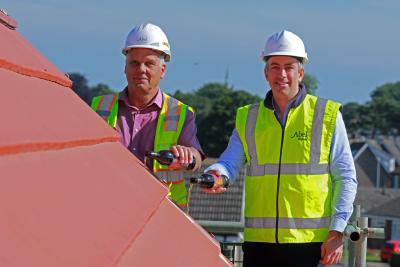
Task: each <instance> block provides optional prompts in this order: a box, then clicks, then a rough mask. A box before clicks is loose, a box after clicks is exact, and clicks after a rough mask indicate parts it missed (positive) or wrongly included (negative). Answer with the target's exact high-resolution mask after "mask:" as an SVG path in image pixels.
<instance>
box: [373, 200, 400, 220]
mask: <svg viewBox="0 0 400 267" xmlns="http://www.w3.org/2000/svg"><path fill="white" fill-rule="evenodd" d="M399 203H400V196H398V197H396V198H393V199H391V200H389V201H387V202H385V203H384V204H382V205H379V206H377V207H374V208H372V209H370V210H368V211H367V212H366V214H367V215H369V216H379V217H390V218H398V219H400V205H399Z"/></svg>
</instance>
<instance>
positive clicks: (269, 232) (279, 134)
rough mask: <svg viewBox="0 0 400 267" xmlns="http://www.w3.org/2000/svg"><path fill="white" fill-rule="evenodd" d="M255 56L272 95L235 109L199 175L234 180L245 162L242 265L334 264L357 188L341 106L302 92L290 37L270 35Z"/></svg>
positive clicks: (299, 58) (298, 57)
mask: <svg viewBox="0 0 400 267" xmlns="http://www.w3.org/2000/svg"><path fill="white" fill-rule="evenodd" d="M262 59H263V60H264V61H265V68H264V74H265V78H266V80H267V81H268V83H269V86H270V87H271V90H270V91H268V92H267V94H266V97H265V99H264V100H263V101H261V102H260V103H256V104H252V105H248V106H245V107H241V108H239V109H238V111H237V114H236V127H235V129H234V131H233V133H232V136H231V138H230V141H229V144H228V147H227V148H226V150H225V151H224V152H223V154H222V155H221V156H220V158H219V160H218V162H217V163H216V164H214V165H212V166H210V167H209V168H207V169H206V170H205V172H211V173H214V174H215V175H221V174H223V175H226V176H228V177H229V178H230V179H234V178H235V177H236V176H237V174H238V171H239V169H240V167H241V165H242V164H243V162H245V164H246V168H247V172H246V177H245V230H244V244H243V251H244V266H245V267H249V266H280V267H281V266H291V267H292V266H296V267H299V266H317V265H318V264H319V263H322V264H335V263H337V262H338V261H339V260H340V259H341V256H342V248H343V245H342V237H343V231H344V229H345V227H346V224H347V221H348V219H349V217H350V215H351V213H352V204H353V201H354V197H355V194H356V188H357V180H356V173H355V168H354V163H353V158H352V154H351V151H350V146H349V142H348V139H347V133H346V129H345V126H344V122H343V119H342V115H341V113H340V107H341V106H340V104H338V103H336V102H333V101H331V100H326V99H322V98H319V97H315V96H311V95H308V94H307V92H306V88H305V86H304V85H303V84H302V83H301V81H302V79H303V77H304V68H303V64H305V63H307V61H308V57H307V53H306V51H305V47H304V43H303V41H302V40H301V39H300V38H299V37H298V36H297V35H295V34H294V33H292V32H289V31H286V30H284V31H281V32H278V33H275V34H273V35H272V36H271V37H269V38H268V40H267V42H266V45H265V49H264V50H263V52H262ZM225 190H226V189H224V188H221V187H219V186H218V185H216V186H214V188H212V189H210V190H208V192H209V193H220V192H224V191H225ZM206 191H207V190H206Z"/></svg>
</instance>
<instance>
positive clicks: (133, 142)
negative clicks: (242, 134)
mask: <svg viewBox="0 0 400 267" xmlns="http://www.w3.org/2000/svg"><path fill="white" fill-rule="evenodd" d="M122 53H123V54H124V55H125V56H126V60H125V75H126V80H127V82H128V86H127V87H125V89H124V90H123V91H122V92H121V93H116V94H111V95H105V96H99V97H95V98H94V99H93V101H92V108H93V109H94V110H95V111H96V112H97V113H98V114H99V115H100V116H102V117H103V118H104V119H105V120H106V121H107V122H108V123H109V124H110V125H111V126H112V127H114V128H115V129H116V130H117V131H118V133H119V135H120V137H121V142H122V144H123V145H125V146H126V147H127V148H128V149H129V150H130V151H131V152H132V153H133V154H134V155H135V156H136V157H137V158H138V159H140V160H141V161H143V162H145V163H146V164H147V166H148V167H149V168H150V169H152V170H153V171H154V173H155V174H156V175H157V176H158V177H159V178H160V179H161V180H162V181H164V182H165V183H166V184H167V185H168V186H169V189H170V198H171V199H172V200H173V201H174V202H175V203H176V204H177V205H179V206H180V207H181V208H182V209H185V207H186V201H187V199H186V195H187V192H186V187H185V181H184V177H183V172H182V171H183V170H184V169H185V167H186V166H187V165H188V164H190V163H191V162H192V160H193V158H194V159H195V165H194V168H193V169H192V171H194V170H197V169H199V168H200V165H201V161H202V159H203V158H204V154H203V152H202V149H201V147H200V144H199V141H198V139H197V137H196V132H197V128H196V125H195V115H194V113H193V110H192V108H191V107H189V106H187V105H185V104H184V103H182V102H180V101H178V100H176V99H174V98H173V97H171V96H169V95H167V94H166V93H164V92H162V91H161V90H160V81H161V79H162V78H163V77H164V75H165V73H166V68H167V65H166V62H169V61H170V59H171V50H170V46H169V42H168V39H167V36H166V35H165V33H164V32H163V30H162V29H161V28H160V27H158V26H156V25H153V24H150V23H147V24H142V25H140V26H137V27H134V28H133V29H132V30H131V31H130V32H129V34H128V36H127V38H126V42H125V46H124V48H123V49H122ZM160 150H170V151H171V152H172V153H173V154H174V155H175V157H176V158H178V159H179V163H180V164H174V166H173V169H172V168H171V166H165V165H161V164H160V163H159V162H157V161H156V160H154V161H153V160H145V156H146V153H147V152H150V151H160Z"/></svg>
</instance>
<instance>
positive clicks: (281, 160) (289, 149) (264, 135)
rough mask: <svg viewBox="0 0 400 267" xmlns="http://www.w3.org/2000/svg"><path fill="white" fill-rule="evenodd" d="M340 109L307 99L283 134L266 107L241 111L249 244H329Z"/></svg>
mask: <svg viewBox="0 0 400 267" xmlns="http://www.w3.org/2000/svg"><path fill="white" fill-rule="evenodd" d="M339 107H340V105H339V104H337V103H334V102H332V101H327V100H324V99H320V98H316V97H313V96H309V95H307V96H306V98H305V99H304V100H303V102H302V103H301V104H300V105H299V106H298V107H296V108H294V109H291V110H290V111H289V114H288V119H287V123H286V126H285V129H284V130H282V128H281V126H280V124H279V122H278V121H277V119H276V117H275V115H274V113H273V111H272V110H269V109H267V108H265V107H264V105H263V102H261V103H259V104H254V105H250V106H246V107H243V108H240V109H239V110H238V115H237V120H236V129H237V131H238V134H239V137H240V139H241V141H242V143H243V147H244V151H245V154H246V159H247V164H248V166H247V174H246V178H245V190H246V195H245V198H246V200H245V231H244V239H245V241H252V242H271V243H274V242H279V243H303V242H323V241H324V239H325V238H326V234H327V232H328V229H329V225H330V217H331V212H332V211H331V208H332V207H331V198H332V192H331V187H332V185H331V182H330V176H329V164H328V162H329V151H330V144H331V137H332V134H333V131H334V125H335V121H336V114H337V111H338V110H339ZM294 132H295V134H293V133H294ZM285 133H286V136H285ZM289 133H290V134H289ZM257 144H258V146H259V147H257ZM282 153H284V154H283V155H282ZM259 157H260V158H259Z"/></svg>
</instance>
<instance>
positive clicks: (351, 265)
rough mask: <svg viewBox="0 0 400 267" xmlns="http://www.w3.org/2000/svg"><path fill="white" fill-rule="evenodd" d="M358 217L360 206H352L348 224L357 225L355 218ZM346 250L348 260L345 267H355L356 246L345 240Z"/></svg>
mask: <svg viewBox="0 0 400 267" xmlns="http://www.w3.org/2000/svg"><path fill="white" fill-rule="evenodd" d="M358 217H360V205H354V206H353V213H352V214H351V217H350V220H349V223H350V224H353V225H357V218H358ZM346 242H347V250H348V252H349V253H348V259H347V267H355V266H356V244H355V243H354V242H351V241H349V239H347V241H346Z"/></svg>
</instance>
